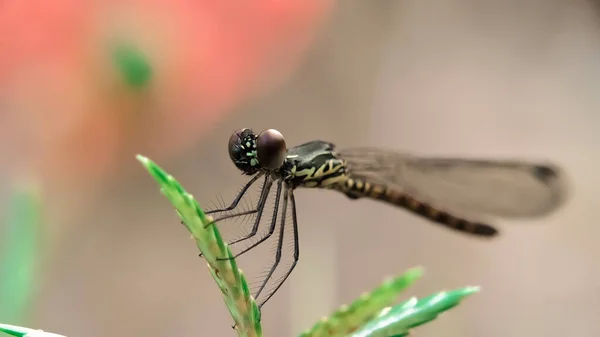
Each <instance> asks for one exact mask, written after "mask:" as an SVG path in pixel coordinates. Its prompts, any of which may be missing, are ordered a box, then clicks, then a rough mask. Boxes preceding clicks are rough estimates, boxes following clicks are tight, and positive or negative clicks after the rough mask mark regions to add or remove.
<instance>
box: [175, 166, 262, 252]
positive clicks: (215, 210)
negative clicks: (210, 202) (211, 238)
mask: <svg viewBox="0 0 600 337" xmlns="http://www.w3.org/2000/svg"><path fill="white" fill-rule="evenodd" d="M263 175H264V173H263V172H260V173H259V174H257V175H256V176H254V177H252V179H250V181H249V182H247V183H246V185H244V187H242V190H241V191H240V192H239V193H238V195H237V196H236V197H235V199H233V202H232V203H231V205H229V206H227V207H225V208H222V209H214V210H211V211H206V212H204V214H213V213H219V212H226V211H231V210H233V209H235V208H236V207H237V205H238V204H239V203H240V200H242V197H243V196H244V194H246V192H247V191H248V189H249V188H250V186H252V184H254V183H255V182H256V181H257V180H258V179H259V178H260V177H261V176H263ZM268 178H269V177H268V176H267V177H265V185H263V189H264V188H265V186H266V184H267V180H268ZM261 195H262V194H261ZM259 201H260V200H259ZM238 215H243V214H234V215H233V216H238ZM219 220H223V219H219ZM213 223H214V221H212V222H211V223H209V225H211V224H213ZM181 224H182V225H185V224H184V223H183V220H182V221H181ZM204 227H208V225H207V226H204ZM200 256H202V254H200Z"/></svg>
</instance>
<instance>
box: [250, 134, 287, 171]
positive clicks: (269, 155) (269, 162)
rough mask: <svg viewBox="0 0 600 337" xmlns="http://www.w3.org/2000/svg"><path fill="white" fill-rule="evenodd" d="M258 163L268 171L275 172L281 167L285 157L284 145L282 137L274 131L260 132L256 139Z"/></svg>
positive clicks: (285, 149)
mask: <svg viewBox="0 0 600 337" xmlns="http://www.w3.org/2000/svg"><path fill="white" fill-rule="evenodd" d="M256 148H257V155H258V162H259V163H260V165H261V166H262V167H264V168H266V169H269V170H275V169H278V168H280V167H281V165H283V162H284V160H285V155H286V151H287V148H286V145H285V139H284V138H283V135H282V134H281V133H280V132H279V131H277V130H275V129H267V130H265V131H263V132H261V133H260V134H259V135H258V138H257V139H256Z"/></svg>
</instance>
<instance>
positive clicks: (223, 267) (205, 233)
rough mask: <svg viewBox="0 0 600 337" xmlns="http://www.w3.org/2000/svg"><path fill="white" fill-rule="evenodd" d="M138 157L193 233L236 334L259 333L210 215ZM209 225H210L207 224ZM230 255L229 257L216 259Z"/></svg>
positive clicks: (251, 304)
mask: <svg viewBox="0 0 600 337" xmlns="http://www.w3.org/2000/svg"><path fill="white" fill-rule="evenodd" d="M137 159H138V160H139V161H140V162H141V163H142V165H144V167H145V168H146V169H147V170H148V172H149V173H150V175H151V176H152V177H153V178H154V179H155V180H156V181H157V182H158V184H159V185H160V187H161V192H162V193H163V194H164V195H165V196H166V197H167V199H168V200H169V201H170V202H171V204H172V205H173V207H175V209H176V211H177V214H179V217H180V218H181V219H182V220H183V223H184V225H185V226H186V228H187V229H188V230H189V232H190V233H191V234H192V237H193V238H194V240H195V241H196V245H197V246H198V249H199V250H200V252H201V253H202V255H203V256H204V258H205V259H206V262H207V265H208V269H209V271H210V273H211V275H212V277H213V279H214V280H215V282H216V283H217V285H218V286H219V289H220V290H221V293H222V295H223V299H224V301H225V304H226V305H227V308H228V309H229V313H230V314H231V316H232V317H233V320H234V321H235V327H234V328H235V329H236V331H237V332H238V335H239V336H244V337H246V336H248V337H259V336H262V327H261V325H260V311H259V309H258V306H257V305H256V302H255V301H254V299H253V298H252V296H251V295H250V289H249V286H248V282H247V281H246V278H245V277H244V275H243V273H242V271H241V270H239V269H238V267H237V264H236V262H235V259H233V258H232V256H233V255H232V254H231V250H230V249H229V247H228V246H227V244H226V243H225V242H224V241H223V239H222V238H221V234H220V233H219V230H218V229H217V227H216V226H215V225H214V224H210V223H211V221H212V218H211V217H210V216H207V215H206V214H205V213H204V211H203V210H202V209H201V208H200V206H198V203H197V202H196V200H194V198H193V196H192V195H191V194H189V193H187V192H186V191H185V190H184V189H183V187H182V186H181V185H180V184H179V183H178V182H177V180H175V178H173V177H172V176H171V175H169V174H168V173H167V172H165V171H164V170H163V169H161V168H160V167H159V166H158V165H156V164H155V163H154V162H152V161H151V160H150V159H148V158H146V157H143V156H141V155H138V156H137ZM209 224H210V225H209ZM225 257H229V258H230V259H229V260H217V258H225Z"/></svg>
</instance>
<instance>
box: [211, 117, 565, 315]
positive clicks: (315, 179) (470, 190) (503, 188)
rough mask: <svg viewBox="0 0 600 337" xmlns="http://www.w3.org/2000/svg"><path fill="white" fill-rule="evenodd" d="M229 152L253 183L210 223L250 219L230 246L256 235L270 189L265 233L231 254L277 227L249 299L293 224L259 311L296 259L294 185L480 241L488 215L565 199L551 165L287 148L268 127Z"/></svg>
mask: <svg viewBox="0 0 600 337" xmlns="http://www.w3.org/2000/svg"><path fill="white" fill-rule="evenodd" d="M228 151H229V156H230V159H231V161H232V162H233V164H234V165H235V166H236V167H237V169H238V170H240V171H241V173H242V174H243V175H246V176H250V177H251V178H250V180H249V181H248V182H247V183H246V184H245V185H244V186H243V187H242V189H241V190H240V192H239V193H238V194H237V196H236V197H235V198H234V200H233V201H232V202H231V204H229V205H228V206H227V207H225V205H223V207H222V208H219V209H213V210H208V211H207V212H206V213H207V214H211V216H213V219H214V220H213V221H212V222H211V224H215V223H218V222H219V221H222V220H225V219H230V218H236V217H243V216H248V215H255V218H254V223H253V224H252V228H251V230H250V231H249V233H247V234H246V235H244V236H242V237H240V238H237V239H236V240H233V241H229V242H228V244H230V245H233V244H237V243H240V242H243V241H246V240H249V239H252V238H254V237H255V236H257V233H258V227H259V223H260V220H261V219H262V218H263V217H265V214H264V212H263V210H264V209H265V205H266V204H267V196H268V195H269V193H270V192H271V191H272V190H275V192H274V193H275V204H274V209H273V213H272V215H267V219H268V216H271V218H270V220H269V219H268V221H267V223H268V224H269V225H268V230H267V232H266V234H265V235H264V236H262V237H261V238H259V239H258V240H256V241H255V242H253V243H252V244H250V245H249V246H248V247H246V248H244V249H243V250H241V251H240V252H238V253H237V254H235V255H234V256H233V257H231V258H237V257H238V256H240V255H242V254H244V253H246V252H248V251H249V250H251V249H253V248H254V247H256V246H258V245H259V244H261V243H263V242H265V241H266V240H268V239H269V238H270V237H271V236H272V235H273V234H274V233H275V232H276V229H277V228H279V232H280V234H279V239H278V243H277V251H276V253H275V255H276V256H275V260H274V262H273V264H272V266H271V267H270V269H269V271H268V273H267V274H266V277H265V278H264V280H263V281H262V282H261V284H260V287H259V288H258V290H257V292H256V293H255V294H254V298H258V296H259V295H260V294H261V293H262V292H263V291H264V289H265V286H266V284H267V282H268V281H269V279H270V278H271V277H272V276H273V273H274V271H275V270H276V268H277V267H278V265H279V263H280V261H281V256H282V246H283V232H284V228H286V227H288V226H291V229H292V233H293V234H292V236H293V244H292V246H293V247H292V254H293V262H292V263H291V265H290V266H289V267H288V268H287V270H286V271H285V272H284V274H283V277H282V278H281V279H280V280H279V281H278V282H277V284H276V286H275V287H274V288H273V289H272V290H271V291H270V292H268V294H267V295H265V299H264V300H262V302H261V303H260V304H259V308H262V306H263V305H264V304H265V303H266V302H267V301H268V300H269V299H270V298H271V297H272V296H273V295H274V294H275V293H276V292H277V290H279V288H280V287H281V286H282V285H283V284H284V282H285V281H286V280H287V278H288V277H289V276H290V274H291V273H292V271H293V270H294V268H295V266H296V264H297V263H298V260H299V240H298V217H297V214H296V200H295V197H294V191H295V190H296V189H297V188H311V189H327V190H332V191H337V192H339V193H342V194H344V195H346V196H347V197H348V198H349V199H352V200H358V199H371V200H377V201H381V202H383V203H386V204H388V205H391V206H394V207H397V208H400V209H403V210H405V211H408V212H410V213H412V214H414V215H416V216H418V217H420V218H422V219H425V220H427V221H429V222H430V223H433V224H438V225H441V226H442V227H445V228H448V229H452V230H454V231H455V232H457V233H463V234H466V235H471V236H474V237H481V238H492V237H496V236H497V235H498V234H499V231H498V230H497V229H496V227H495V226H493V225H492V224H491V223H490V222H489V219H490V218H493V217H495V218H504V219H511V218H537V217H542V216H544V215H547V214H549V213H551V212H553V211H555V210H556V209H558V208H559V207H560V206H561V205H562V204H563V203H564V201H565V199H566V195H567V184H566V178H565V173H564V171H563V170H562V168H561V167H559V166H557V165H555V164H551V163H540V162H533V161H526V160H499V159H466V158H451V157H426V156H417V155H413V154H410V153H406V152H399V151H394V150H385V149H380V148H368V147H364V148H348V149H340V150H338V149H336V146H335V145H334V144H333V143H330V142H326V141H321V140H314V141H310V142H307V143H303V144H301V145H298V146H295V147H291V148H288V147H287V145H286V142H285V139H284V137H283V135H282V134H281V133H280V132H279V131H277V130H275V129H267V130H264V131H262V132H260V133H258V134H256V133H255V132H253V131H252V129H249V128H243V129H239V130H236V131H235V132H233V134H232V135H231V137H230V138H229V143H228ZM259 180H262V181H263V185H262V188H261V191H260V197H259V198H258V200H257V202H256V204H254V205H252V206H251V207H250V209H246V210H241V211H237V210H236V209H237V208H238V206H239V205H240V200H241V199H242V198H243V196H244V195H245V194H246V193H247V191H248V190H249V188H250V187H251V186H252V185H254V184H255V183H257V182H258V181H259ZM288 208H289V209H288ZM286 212H290V213H291V216H289V215H290V214H288V213H286ZM219 214H221V215H219ZM290 222H291V223H290ZM211 224H208V225H211ZM208 225H207V226H208ZM220 259H227V258H220Z"/></svg>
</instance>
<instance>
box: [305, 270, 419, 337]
mask: <svg viewBox="0 0 600 337" xmlns="http://www.w3.org/2000/svg"><path fill="white" fill-rule="evenodd" d="M422 274H423V270H422V269H421V268H413V269H409V270H408V271H406V272H405V273H404V274H403V275H401V276H398V277H395V278H393V279H391V280H388V281H386V282H384V283H383V284H382V285H380V286H379V287H377V288H376V289H375V290H373V291H371V292H370V293H365V294H363V295H362V296H360V297H359V298H358V299H357V300H355V301H354V302H353V303H352V304H350V305H349V306H342V307H341V308H340V309H339V310H338V311H336V312H335V313H333V314H332V315H331V316H330V317H328V318H323V319H322V320H321V321H320V322H318V323H317V324H315V325H314V326H313V327H312V328H311V329H309V330H307V331H305V332H304V333H303V334H301V335H300V336H301V337H337V336H340V337H342V336H346V335H348V334H349V333H351V332H352V331H356V329H358V328H359V327H361V326H362V325H364V324H365V323H367V322H369V321H370V320H371V319H373V318H374V317H376V316H377V314H378V313H379V312H380V311H381V310H382V309H384V308H385V307H387V306H389V305H391V304H392V302H394V301H395V300H396V298H397V296H398V295H399V294H400V293H401V292H402V291H404V290H405V289H406V288H408V287H410V286H411V285H412V284H413V283H414V282H415V281H416V280H418V279H419V278H420V277H421V275H422Z"/></svg>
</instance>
